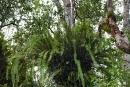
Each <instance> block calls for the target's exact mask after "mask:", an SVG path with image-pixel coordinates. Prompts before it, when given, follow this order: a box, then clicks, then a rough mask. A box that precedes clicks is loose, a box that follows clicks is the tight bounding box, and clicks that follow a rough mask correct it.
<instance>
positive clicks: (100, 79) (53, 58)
mask: <svg viewBox="0 0 130 87" xmlns="http://www.w3.org/2000/svg"><path fill="white" fill-rule="evenodd" d="M20 1H21V2H18V3H16V2H15V5H16V9H17V12H16V13H18V15H20V18H21V19H20V20H18V21H17V23H18V24H19V23H20V21H21V20H22V21H24V25H22V26H17V27H16V28H17V32H16V33H15V34H14V36H13V38H11V40H12V43H13V44H11V43H9V44H11V46H10V49H11V54H7V53H6V52H7V49H6V46H5V42H4V40H3V39H2V41H1V43H3V45H4V46H3V45H2V48H3V50H4V52H3V51H2V52H3V54H4V55H7V56H10V57H7V58H6V59H7V60H5V61H7V62H8V66H7V67H6V69H7V71H6V79H7V80H9V81H10V82H11V84H10V85H9V84H8V83H6V82H4V84H2V86H6V85H7V86H10V87H43V86H46V87H97V86H98V87H107V86H110V87H116V86H118V85H119V83H120V86H122V85H123V82H124V80H125V75H126V74H125V73H124V72H123V70H122V60H121V57H122V52H120V51H118V49H117V48H116V47H114V41H113V40H112V39H111V38H107V39H106V38H102V39H99V38H97V37H98V33H97V32H96V31H95V24H96V22H97V21H98V20H99V18H100V16H102V15H104V14H103V11H102V8H101V7H102V2H101V0H99V1H97V0H93V1H92V0H84V1H79V0H77V4H76V6H77V7H78V8H77V9H76V12H77V15H76V23H75V25H74V26H73V28H72V31H70V30H69V29H68V28H67V25H66V22H65V20H64V18H63V8H60V9H58V11H57V10H55V9H54V4H51V5H49V4H48V5H45V4H43V2H42V1H40V0H35V1H30V0H29V1H27V0H20ZM5 3H6V2H5ZM41 3H42V4H41ZM48 3H50V2H49V1H48ZM1 4H2V3H1ZM17 4H18V5H17ZM2 7H4V5H2ZM81 9H82V10H81ZM4 10H5V9H4ZM13 12H15V11H14V9H12V8H11V13H13ZM30 14H31V15H30ZM59 17H60V18H59ZM9 18H10V17H7V19H9ZM16 18H17V17H16ZM4 20H6V18H4ZM2 22H3V21H2ZM5 23H6V22H5ZM52 30H53V31H52ZM0 53H1V52H0ZM5 57H6V56H5ZM3 63H5V65H6V64H7V63H6V62H3ZM4 71H5V70H4ZM119 76H120V77H119ZM2 77H5V75H4V76H2ZM3 79H5V78H3ZM2 81H3V80H2ZM0 82H1V81H0Z"/></svg>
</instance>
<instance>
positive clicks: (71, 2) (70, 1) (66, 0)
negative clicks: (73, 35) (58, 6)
mask: <svg viewBox="0 0 130 87" xmlns="http://www.w3.org/2000/svg"><path fill="white" fill-rule="evenodd" d="M62 1H63V4H64V17H65V21H66V23H67V26H68V28H69V29H70V30H71V29H72V27H73V25H74V22H75V18H74V7H75V0H62Z"/></svg>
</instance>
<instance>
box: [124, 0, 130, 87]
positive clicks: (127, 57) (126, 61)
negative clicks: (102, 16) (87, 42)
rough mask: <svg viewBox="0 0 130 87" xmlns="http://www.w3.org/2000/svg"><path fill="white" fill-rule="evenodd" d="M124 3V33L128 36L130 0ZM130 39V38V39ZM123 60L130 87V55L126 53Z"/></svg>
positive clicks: (127, 83)
mask: <svg viewBox="0 0 130 87" xmlns="http://www.w3.org/2000/svg"><path fill="white" fill-rule="evenodd" d="M123 3H124V21H123V30H124V32H125V33H126V34H127V36H128V35H129V34H128V33H129V21H128V20H129V10H130V9H129V8H128V5H130V1H129V0H127V1H126V0H123ZM128 38H129V37H128ZM128 44H129V40H128ZM123 60H124V71H126V72H127V77H126V85H127V86H126V87H129V85H130V83H129V82H130V81H129V72H128V70H129V69H130V63H129V61H130V55H129V54H127V53H124V56H123Z"/></svg>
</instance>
